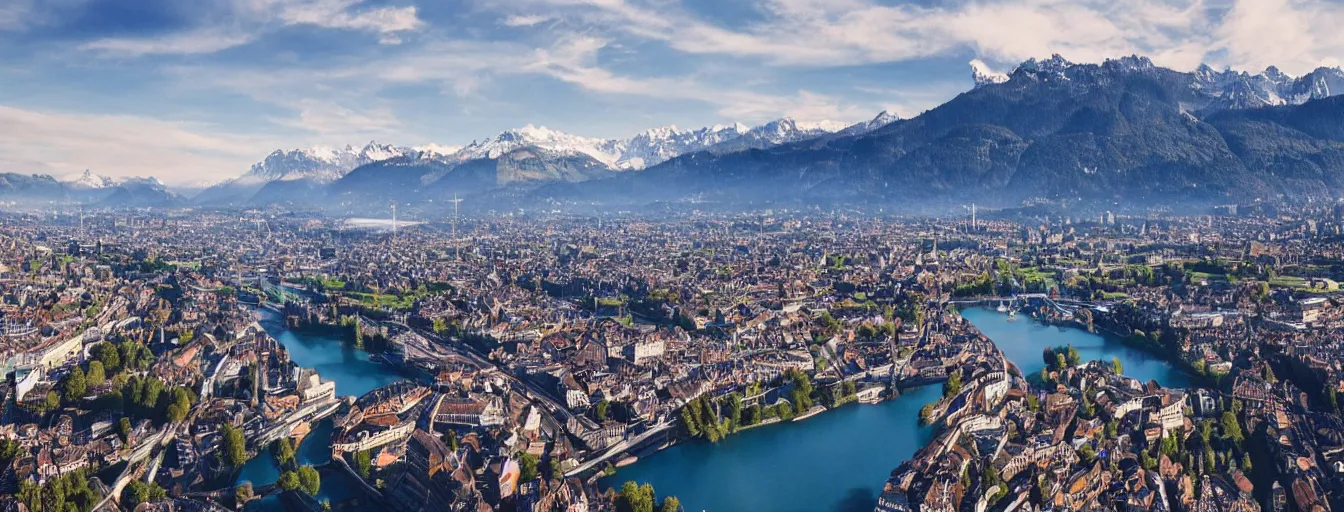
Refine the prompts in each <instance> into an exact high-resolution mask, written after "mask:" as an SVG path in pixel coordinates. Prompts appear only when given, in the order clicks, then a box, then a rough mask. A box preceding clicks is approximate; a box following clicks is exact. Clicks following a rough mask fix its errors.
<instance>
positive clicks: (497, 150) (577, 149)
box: [452, 124, 618, 167]
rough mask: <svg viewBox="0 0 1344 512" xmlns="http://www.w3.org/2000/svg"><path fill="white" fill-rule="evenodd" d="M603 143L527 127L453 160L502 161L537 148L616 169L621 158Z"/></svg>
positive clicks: (479, 143)
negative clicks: (528, 149) (485, 159)
mask: <svg viewBox="0 0 1344 512" xmlns="http://www.w3.org/2000/svg"><path fill="white" fill-rule="evenodd" d="M604 142H605V141H603V140H601V139H590V138H587V137H580V136H577V135H570V134H568V133H565V132H562V131H559V130H553V129H550V128H547V127H545V126H535V125H532V124H528V125H527V126H524V127H522V128H516V129H512V130H506V131H504V132H503V133H500V134H499V135H496V136H494V137H492V138H489V139H486V140H484V141H472V143H471V144H468V145H467V146H466V147H464V148H462V149H461V150H460V151H458V152H457V153H455V154H453V155H452V159H454V160H457V161H467V160H477V159H481V158H499V157H501V156H503V155H505V154H508V153H510V152H513V151H515V150H518V149H521V148H525V147H537V148H541V149H547V150H551V151H556V152H559V153H564V154H569V155H573V154H580V153H582V154H585V155H588V156H591V157H593V158H594V159H596V160H597V161H599V162H602V163H604V164H607V165H608V166H613V167H614V166H615V164H616V161H617V159H618V155H614V154H612V153H611V152H609V151H606V150H604V147H603V143H604Z"/></svg>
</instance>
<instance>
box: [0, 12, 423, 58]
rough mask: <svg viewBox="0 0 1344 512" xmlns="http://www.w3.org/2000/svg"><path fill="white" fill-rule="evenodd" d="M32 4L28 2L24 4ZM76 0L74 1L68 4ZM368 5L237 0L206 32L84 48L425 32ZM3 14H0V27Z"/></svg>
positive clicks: (153, 50) (210, 45)
mask: <svg viewBox="0 0 1344 512" xmlns="http://www.w3.org/2000/svg"><path fill="white" fill-rule="evenodd" d="M21 1H27V0H21ZM67 1H73V0H67ZM363 2H364V0H232V1H231V2H229V3H227V4H226V7H227V8H226V9H225V11H226V13H225V14H223V15H221V16H220V17H219V18H220V19H205V20H201V23H202V25H201V28H196V29H191V30H186V31H183V32H177V33H171V34H166V35H162V36H157V37H148V38H105V39H98V40H94V41H90V42H88V43H85V44H83V45H81V46H80V49H82V50H91V51H98V52H101V53H105V54H113V55H126V56H133V57H134V56H143V55H192V54H208V53H215V52H219V51H222V50H227V49H229V48H234V47H237V46H242V45H245V44H248V43H251V42H252V41H255V40H257V39H258V38H260V37H261V36H262V35H264V34H266V33H268V32H272V31H275V30H278V29H280V28H281V27H285V26H300V25H308V26H316V27H321V28H327V29H335V30H354V31H361V32H371V33H374V34H377V35H378V42H379V43H381V44H389V45H391V44H400V43H401V42H402V37H401V34H404V33H408V32H414V31H417V30H420V29H422V28H424V27H425V22H424V21H423V20H421V19H420V16H419V13H418V11H417V10H416V8H415V6H406V7H392V6H381V7H373V8H367V7H364V6H362V4H363ZM3 21H4V11H3V10H0V23H3Z"/></svg>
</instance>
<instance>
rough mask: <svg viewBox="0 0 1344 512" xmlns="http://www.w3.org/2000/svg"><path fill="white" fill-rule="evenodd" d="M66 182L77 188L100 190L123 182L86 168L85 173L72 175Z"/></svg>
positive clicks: (67, 184)
mask: <svg viewBox="0 0 1344 512" xmlns="http://www.w3.org/2000/svg"><path fill="white" fill-rule="evenodd" d="M64 183H65V185H66V186H68V187H70V188H72V189H76V190H100V189H105V188H112V187H115V186H117V185H119V184H120V183H121V182H120V181H118V180H116V179H113V178H109V177H107V176H100V175H98V174H94V173H93V171H90V170H88V169H85V170H84V172H83V173H81V174H78V175H74V176H71V177H70V179H67V180H65V182H64Z"/></svg>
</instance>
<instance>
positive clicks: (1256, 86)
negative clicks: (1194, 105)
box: [1191, 65, 1344, 108]
mask: <svg viewBox="0 0 1344 512" xmlns="http://www.w3.org/2000/svg"><path fill="white" fill-rule="evenodd" d="M1193 78H1194V80H1193V83H1192V84H1191V87H1193V88H1194V89H1196V90H1198V91H1200V92H1202V93H1204V94H1207V95H1209V96H1210V97H1211V98H1212V99H1213V101H1212V103H1213V105H1214V106H1216V107H1221V108H1257V107H1271V106H1277V105H1300V104H1302V103H1306V102H1307V101H1310V100H1314V99H1321V98H1328V97H1330V96H1334V95H1337V94H1340V93H1341V92H1344V71H1341V70H1340V69H1339V68H1326V67H1322V68H1317V69H1316V70H1314V71H1312V72H1310V73H1307V74H1306V75H1304V76H1302V77H1300V78H1299V77H1293V76H1292V75H1289V74H1286V73H1284V72H1282V71H1280V70H1279V68H1277V67H1274V66H1270V67H1268V68H1265V70H1264V71H1262V72H1260V73H1257V74H1254V75H1252V74H1250V73H1247V72H1244V71H1233V70H1231V69H1225V70H1223V71H1221V72H1220V71H1215V70H1214V69H1213V68H1210V67H1209V66H1207V65H1200V66H1199V68H1198V69H1196V70H1195V72H1194V73H1193Z"/></svg>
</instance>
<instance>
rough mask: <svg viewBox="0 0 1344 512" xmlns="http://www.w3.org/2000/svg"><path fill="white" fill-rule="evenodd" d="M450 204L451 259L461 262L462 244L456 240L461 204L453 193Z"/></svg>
mask: <svg viewBox="0 0 1344 512" xmlns="http://www.w3.org/2000/svg"><path fill="white" fill-rule="evenodd" d="M451 202H452V203H453V257H455V258H457V259H458V260H461V259H462V243H461V242H460V241H458V239H457V219H458V217H459V216H461V211H460V205H461V204H462V200H461V199H458V198H457V194H456V193H454V194H453V200H452V201H451Z"/></svg>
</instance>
